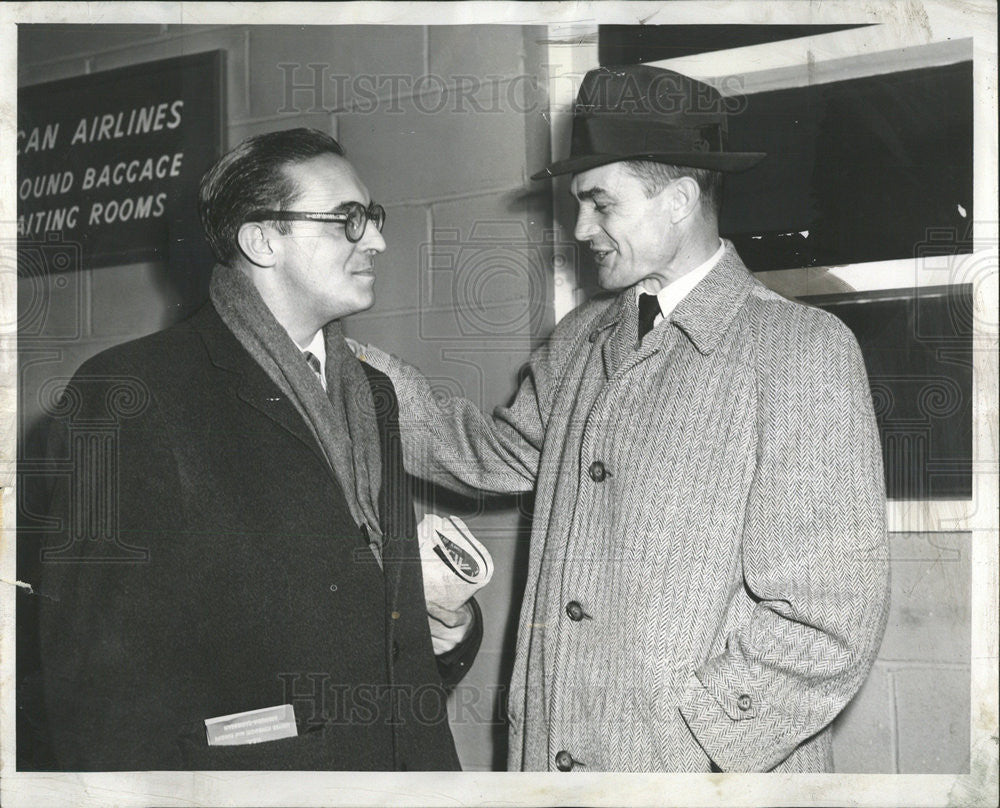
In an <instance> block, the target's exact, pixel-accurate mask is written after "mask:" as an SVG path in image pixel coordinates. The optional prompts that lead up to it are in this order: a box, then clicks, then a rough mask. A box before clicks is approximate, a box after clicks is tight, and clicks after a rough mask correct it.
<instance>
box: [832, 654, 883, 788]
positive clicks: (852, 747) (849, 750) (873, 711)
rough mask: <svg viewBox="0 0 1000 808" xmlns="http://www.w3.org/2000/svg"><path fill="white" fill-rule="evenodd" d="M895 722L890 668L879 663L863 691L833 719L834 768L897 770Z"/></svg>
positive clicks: (844, 770)
mask: <svg viewBox="0 0 1000 808" xmlns="http://www.w3.org/2000/svg"><path fill="white" fill-rule="evenodd" d="M892 722H893V717H892V692H891V688H890V682H889V674H888V669H887V668H886V666H885V665H881V664H879V663H876V664H875V667H874V668H872V671H871V674H869V676H868V679H867V680H866V681H865V683H864V684H863V685H862V686H861V690H859V691H858V694H857V695H856V696H855V697H854V698H853V699H852V700H851V701H850V703H849V704H848V705H847V707H845V708H844V711H843V712H842V713H841V714H840V715H839V716H837V718H836V720H835V721H834V724H833V761H834V771H835V772H837V773H838V774H843V773H854V772H869V773H892V772H894V771H895V766H896V762H895V756H894V754H893V748H892V730H893V727H892Z"/></svg>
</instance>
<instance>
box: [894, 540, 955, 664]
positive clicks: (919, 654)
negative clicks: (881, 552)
mask: <svg viewBox="0 0 1000 808" xmlns="http://www.w3.org/2000/svg"><path fill="white" fill-rule="evenodd" d="M970 538H971V537H970V535H969V534H967V533H899V534H893V535H892V536H891V537H890V558H891V564H892V566H891V575H892V594H891V601H890V611H889V622H888V625H887V627H886V633H885V638H884V640H883V641H882V649H881V652H880V658H881V659H884V660H919V661H936V662H950V663H960V664H969V655H970V653H971V645H970V642H971V640H970V631H971V620H972V615H971V551H970Z"/></svg>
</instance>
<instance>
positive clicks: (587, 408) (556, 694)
mask: <svg viewBox="0 0 1000 808" xmlns="http://www.w3.org/2000/svg"><path fill="white" fill-rule="evenodd" d="M636 325H637V311H636V303H635V292H634V289H629V290H626V291H625V292H623V293H622V294H620V295H619V296H618V297H617V298H615V299H613V300H610V301H609V300H607V299H605V300H603V301H593V302H591V303H589V304H587V305H584V306H582V307H581V308H579V309H578V310H576V311H575V312H574V313H572V314H571V315H569V316H567V317H566V318H565V319H564V320H563V321H562V322H560V323H559V325H558V327H557V328H556V330H555V332H554V334H553V335H552V338H551V340H550V341H549V343H548V344H547V345H546V346H544V347H542V348H540V349H539V350H537V351H536V352H535V353H534V355H533V356H532V357H531V362H530V372H529V373H528V374H527V375H526V377H525V379H524V381H523V383H522V384H521V387H520V389H519V391H518V393H517V396H516V398H515V400H514V401H513V403H512V404H511V406H509V407H504V408H498V409H497V410H496V412H495V413H494V416H493V418H492V419H488V418H485V417H483V416H482V415H481V414H480V412H479V411H478V410H477V409H476V408H475V407H474V406H473V405H472V404H471V403H469V402H467V401H463V400H451V401H446V402H439V401H435V398H434V396H433V395H432V394H431V389H430V387H429V386H428V385H427V383H426V382H425V381H424V380H423V379H422V377H421V376H419V374H418V373H417V372H416V371H415V370H414V369H412V368H410V367H409V366H407V365H404V364H403V363H401V362H400V361H399V360H397V359H395V358H393V357H389V356H388V355H386V354H384V353H382V352H379V351H377V350H374V349H370V350H369V354H370V356H369V361H371V362H372V363H373V364H375V365H376V366H378V367H380V368H381V369H382V370H385V371H386V372H388V373H389V375H390V377H391V378H392V379H393V382H394V383H395V385H396V387H397V390H398V391H399V398H400V408H401V424H402V427H403V434H404V455H405V462H406V464H407V468H408V469H409V470H410V471H411V472H413V473H418V474H420V475H421V476H425V477H428V478H430V479H433V480H435V481H437V482H439V483H442V484H444V485H446V486H450V487H452V488H455V489H458V490H465V491H469V490H470V489H486V490H491V491H507V492H510V491H524V490H531V489H532V488H534V489H536V491H537V496H536V504H535V513H534V523H533V533H532V539H531V551H530V562H529V571H528V580H527V586H526V590H525V596H524V602H523V605H522V609H521V619H520V628H519V634H518V641H517V657H516V661H515V666H514V672H513V677H512V682H511V689H510V696H509V708H508V709H509V716H510V722H511V728H510V757H509V767H510V768H511V769H512V770H518V769H524V770H554V769H556V768H558V767H557V766H556V763H557V761H560V762H561V763H562V764H563V766H562V768H565V767H566V765H567V762H568V761H569V757H567V756H566V755H560V752H568V753H569V756H570V757H571V758H572V764H571V765H572V768H573V769H574V770H579V771H595V770H628V771H694V772H697V771H708V770H710V764H711V762H712V761H714V762H715V764H716V765H718V766H719V767H721V768H722V769H723V770H726V771H728V770H733V771H767V770H772V769H776V770H781V771H823V770H827V769H829V768H830V767H831V764H832V759H831V758H832V756H831V746H830V737H829V731H828V729H829V726H830V722H831V721H832V720H833V719H834V717H835V716H836V715H837V714H838V713H839V712H840V711H841V709H842V708H843V707H844V705H845V704H847V702H848V701H849V700H850V699H851V697H852V696H853V695H854V693H855V692H856V691H857V689H858V687H859V686H860V685H861V683H862V681H863V680H864V678H865V676H866V675H867V673H868V670H869V668H870V667H871V664H872V662H873V661H874V659H875V656H876V653H877V651H878V647H879V643H880V641H881V637H882V632H883V629H884V626H885V619H886V612H887V605H888V566H887V547H886V532H885V522H884V510H885V499H884V497H885V494H884V484H883V477H882V459H881V452H880V449H879V441H878V434H877V431H876V425H875V418H874V415H873V411H872V403H871V395H870V391H869V386H868V380H867V376H866V373H865V367H864V363H863V360H862V357H861V353H860V350H859V348H858V345H857V343H856V341H855V339H854V337H853V335H852V334H851V333H850V332H849V331H848V329H847V328H846V327H845V326H844V325H843V324H842V323H841V322H840V321H839V320H837V319H835V318H834V317H832V316H831V315H829V314H827V313H825V312H823V311H820V310H818V309H814V308H809V307H806V306H804V305H801V304H797V303H793V302H790V301H788V300H786V299H784V298H782V297H780V296H779V295H777V294H775V293H773V292H771V291H769V290H768V289H766V288H765V287H764V286H762V285H761V284H760V283H759V282H758V281H757V280H756V279H755V278H753V276H752V275H751V274H750V273H749V272H748V271H747V270H746V268H745V267H744V266H743V264H742V262H741V261H740V259H739V256H738V255H737V254H736V252H735V251H734V249H733V247H732V245H731V244H728V243H727V245H726V251H725V253H724V256H723V258H722V259H721V261H720V263H719V264H718V265H717V266H716V267H715V268H714V269H713V270H712V271H711V272H710V273H709V274H708V276H707V277H706V278H705V279H704V280H703V281H702V282H701V283H699V284H698V286H697V287H695V289H694V290H693V291H692V292H691V293H690V294H689V295H688V296H687V297H685V298H684V300H683V301H682V302H681V303H680V305H678V306H677V308H676V309H675V310H674V311H673V312H672V314H671V315H670V316H669V317H667V318H665V319H664V321H663V322H661V323H660V324H659V325H658V326H657V327H656V328H655V329H654V330H653V331H652V332H650V333H649V334H648V335H647V336H646V338H645V339H644V341H643V342H642V344H641V345H639V346H637V344H636V342H637V333H636Z"/></svg>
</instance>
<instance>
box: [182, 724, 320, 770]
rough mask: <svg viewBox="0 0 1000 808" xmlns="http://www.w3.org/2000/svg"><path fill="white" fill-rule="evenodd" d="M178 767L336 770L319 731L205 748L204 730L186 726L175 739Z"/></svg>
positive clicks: (197, 768) (202, 768) (206, 746)
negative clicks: (179, 757) (179, 760)
mask: <svg viewBox="0 0 1000 808" xmlns="http://www.w3.org/2000/svg"><path fill="white" fill-rule="evenodd" d="M177 743H178V745H179V746H180V753H181V761H182V767H183V768H184V769H186V770H187V769H190V770H195V771H235V770H251V771H254V770H259V771H315V770H328V769H334V768H337V767H336V765H335V761H334V759H333V755H332V754H331V750H330V746H329V744H328V742H327V737H326V733H325V732H324V731H323V729H322V728H319V729H316V730H314V731H312V732H306V733H304V734H302V735H297V736H295V737H294V738H279V739H278V740H276V741H261V742H260V743H248V744H238V745H234V746H209V745H208V742H207V741H206V739H205V727H204V725H200V726H195V725H191V726H187V727H185V728H184V730H183V731H182V732H181V733H180V735H179V736H178V738H177Z"/></svg>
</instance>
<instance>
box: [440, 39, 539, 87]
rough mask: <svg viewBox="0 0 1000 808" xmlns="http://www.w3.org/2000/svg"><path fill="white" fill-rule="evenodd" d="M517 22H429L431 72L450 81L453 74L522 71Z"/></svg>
mask: <svg viewBox="0 0 1000 808" xmlns="http://www.w3.org/2000/svg"><path fill="white" fill-rule="evenodd" d="M527 30H528V29H526V28H525V27H524V26H520V25H432V26H430V27H429V28H428V29H427V37H428V47H427V51H428V54H429V57H430V68H431V73H434V74H435V75H437V76H440V77H441V78H443V79H444V80H445V81H446V82H449V83H450V82H452V81H453V80H454V79H455V77H456V76H474V77H476V79H478V80H479V81H481V82H484V81H487V80H489V79H488V77H502V78H505V79H511V78H514V77H515V76H518V75H520V74H521V73H522V72H523V70H524V38H525V34H526V31H527Z"/></svg>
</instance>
